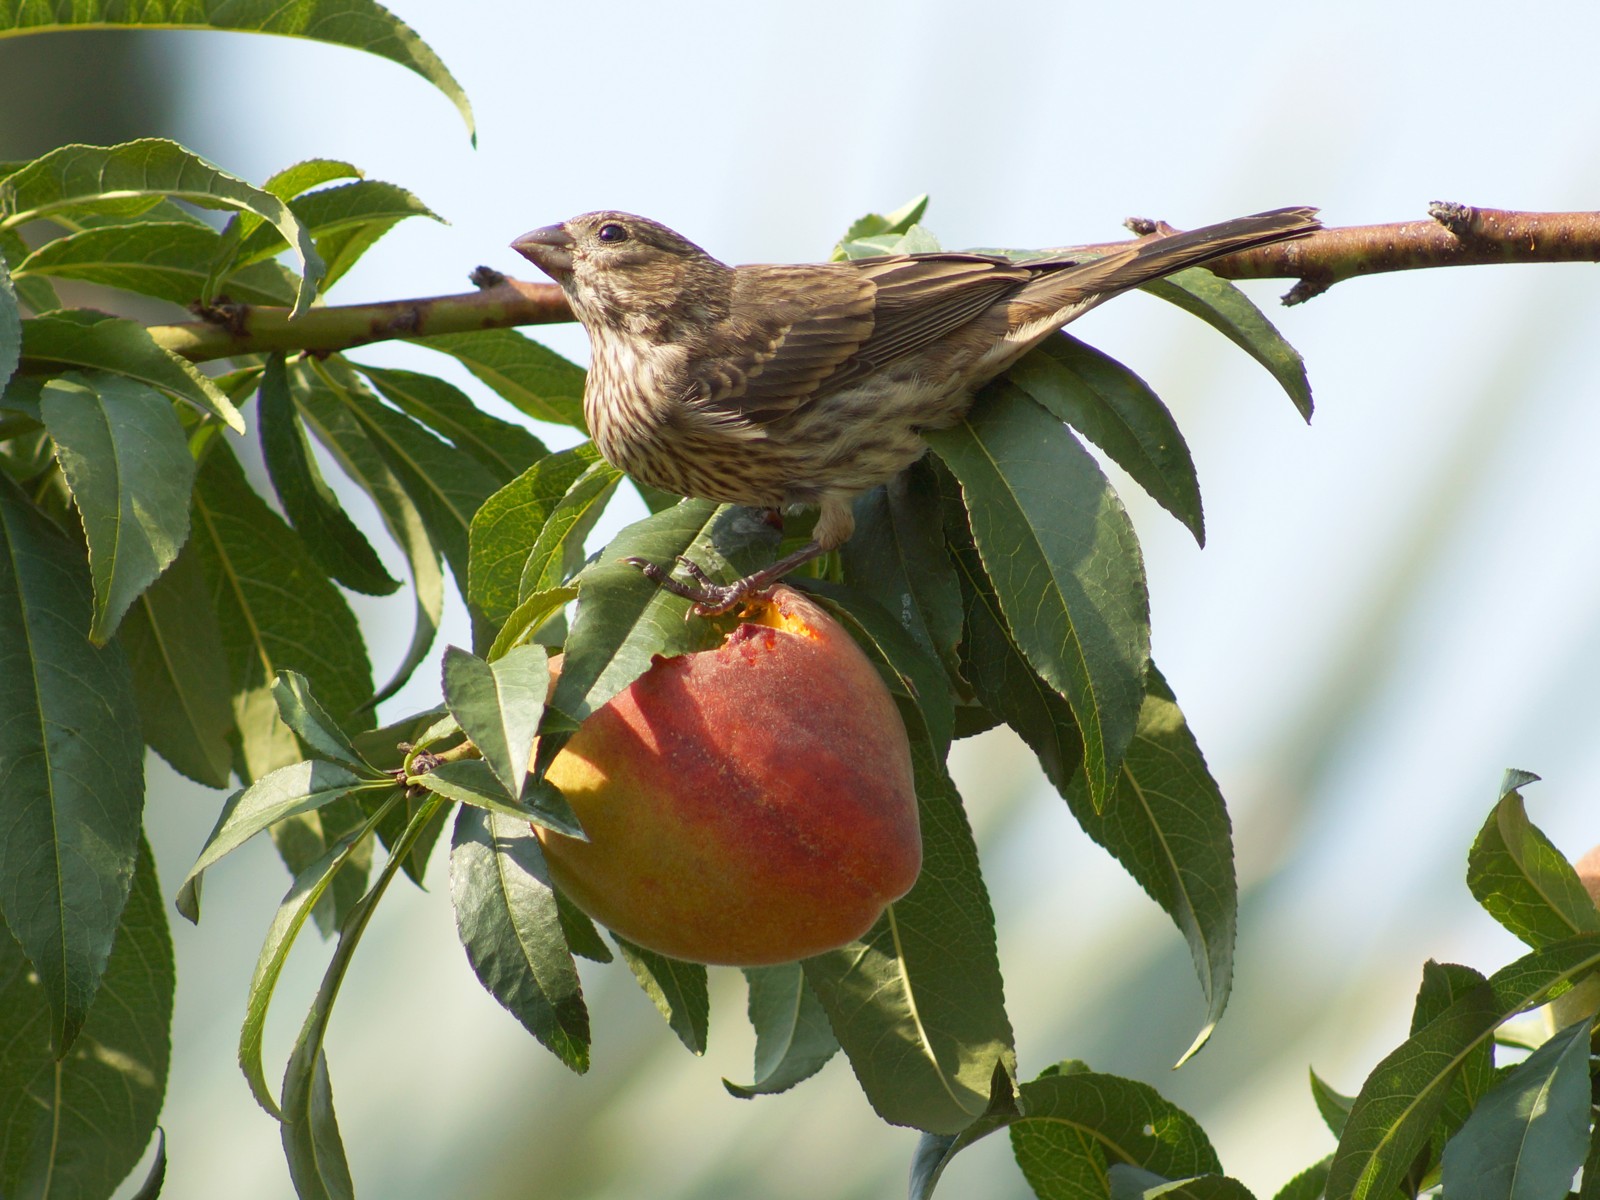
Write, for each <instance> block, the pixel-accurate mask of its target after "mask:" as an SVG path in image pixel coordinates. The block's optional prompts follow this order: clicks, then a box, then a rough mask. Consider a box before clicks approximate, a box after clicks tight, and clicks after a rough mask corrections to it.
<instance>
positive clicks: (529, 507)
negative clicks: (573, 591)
mask: <svg viewBox="0 0 1600 1200" xmlns="http://www.w3.org/2000/svg"><path fill="white" fill-rule="evenodd" d="M600 461H601V459H600V451H599V450H597V449H595V446H594V443H593V442H584V443H583V444H581V445H578V446H574V447H573V448H572V449H570V450H561V451H558V452H557V453H555V454H550V455H546V456H545V457H543V458H541V459H539V460H538V461H537V462H535V463H534V464H533V465H532V466H531V467H529V468H528V469H527V470H525V471H524V472H523V473H522V474H521V475H519V476H517V477H516V478H515V479H513V480H512V481H511V482H510V483H508V484H506V485H505V486H504V487H502V488H501V489H500V490H499V491H497V492H495V494H494V495H492V496H490V497H489V498H488V499H487V500H485V501H484V502H483V505H482V506H481V507H480V508H479V509H478V511H477V514H476V515H475V516H474V517H473V518H472V530H471V535H470V542H471V553H470V563H469V566H468V582H467V600H468V601H469V602H470V603H471V604H472V605H473V606H474V607H476V608H477V609H478V610H479V611H480V612H482V613H483V615H484V617H485V618H486V619H487V620H488V621H489V622H490V623H492V624H500V623H501V622H503V621H505V619H506V618H507V617H508V616H509V615H510V614H511V611H512V610H513V609H514V608H516V607H517V605H518V603H519V602H520V601H521V600H523V599H525V598H526V597H525V596H524V595H523V592H522V576H523V572H524V570H525V569H526V567H527V565H528V561H529V553H530V550H531V549H532V547H533V545H534V543H535V542H537V541H538V540H539V535H540V533H541V532H542V531H543V530H544V527H545V523H546V522H547V521H549V519H550V514H551V513H553V512H554V511H555V510H556V506H557V505H558V504H560V503H561V500H562V498H563V497H565V496H566V494H567V492H568V491H569V490H570V489H571V488H572V487H573V486H574V485H575V484H576V483H577V482H578V480H580V479H582V478H584V476H585V475H586V474H587V472H588V471H589V469H590V468H591V467H593V466H594V465H595V464H596V463H598V462H600ZM530 594H531V593H530Z"/></svg>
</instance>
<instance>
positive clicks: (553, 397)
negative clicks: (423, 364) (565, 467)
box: [411, 329, 584, 429]
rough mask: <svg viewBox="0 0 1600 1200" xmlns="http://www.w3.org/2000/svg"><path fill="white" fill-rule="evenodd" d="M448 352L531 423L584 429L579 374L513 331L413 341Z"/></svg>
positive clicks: (577, 369) (443, 335)
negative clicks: (543, 422) (539, 422)
mask: <svg viewBox="0 0 1600 1200" xmlns="http://www.w3.org/2000/svg"><path fill="white" fill-rule="evenodd" d="M411 340H412V341H413V342H415V343H416V344H417V345H419V346H426V347H427V348H428V349H430V350H437V351H439V352H440V353H441V354H448V355H450V357H451V358H454V359H455V360H456V361H458V362H459V363H461V365H462V366H464V367H466V368H467V370H469V371H471V372H472V373H473V374H474V375H476V376H477V377H478V378H479V379H481V380H482V381H483V382H484V383H486V384H488V385H489V387H490V388H491V389H493V391H494V392H495V394H496V395H498V396H500V397H501V398H502V399H505V400H507V401H509V402H510V403H511V404H512V405H513V406H514V407H515V408H517V409H518V410H519V411H521V412H525V413H527V414H528V416H530V417H532V418H533V419H534V420H536V421H549V422H551V423H552V424H555V425H571V426H573V427H574V428H576V429H583V428H584V424H583V382H584V371H583V368H582V367H579V366H576V365H575V364H573V363H570V362H568V361H567V360H566V359H564V358H562V357H561V356H560V355H559V354H557V353H556V352H555V351H553V350H547V349H545V347H543V346H541V345H540V344H539V343H538V342H536V341H534V340H532V339H531V338H529V337H527V336H525V335H523V334H521V333H518V332H517V331H516V330H515V329H481V330H476V331H474V332H472V333H440V334H434V335H433V336H432V337H420V338H412V339H411Z"/></svg>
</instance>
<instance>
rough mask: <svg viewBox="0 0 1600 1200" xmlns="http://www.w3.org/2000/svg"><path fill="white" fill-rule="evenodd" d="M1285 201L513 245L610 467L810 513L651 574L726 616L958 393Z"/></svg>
mask: <svg viewBox="0 0 1600 1200" xmlns="http://www.w3.org/2000/svg"><path fill="white" fill-rule="evenodd" d="M1318 228H1320V223H1319V222H1318V221H1317V219H1316V210H1315V209H1312V208H1282V209H1277V210H1275V211H1273V212H1266V213H1260V214H1257V215H1256V216H1251V217H1239V218H1237V219H1236V220H1232V221H1224V222H1222V223H1221V224H1219V225H1208V226H1206V227H1205V228H1202V229H1194V230H1190V231H1188V232H1185V233H1172V234H1166V235H1162V236H1154V237H1148V238H1145V239H1143V240H1141V241H1138V242H1130V243H1129V244H1128V245H1127V246H1126V247H1125V248H1119V249H1115V250H1112V251H1110V252H1109V253H1107V254H1105V255H1103V256H1101V257H1098V258H1085V257H1082V256H1072V255H1067V256H1060V257H1048V258H1042V259H1035V260H1032V261H1029V262H1013V261H1012V260H1010V259H1007V258H1003V257H998V256H995V255H988V254H961V253H950V254H944V253H940V254H897V255H887V256H884V257H880V258H861V259H855V260H853V261H850V262H837V263H807V264H794V265H788V264H783V265H776V264H760V265H754V266H741V267H730V266H727V265H726V264H724V263H721V262H718V261H717V260H716V259H714V258H712V257H711V256H710V255H709V254H707V253H706V252H705V251H704V250H702V249H701V248H700V247H699V246H696V245H695V244H694V243H693V242H690V241H688V240H686V239H685V238H683V237H681V236H680V235H678V234H676V233H674V232H673V231H672V230H670V229H668V228H667V227H666V226H664V225H661V224H658V223H657V222H655V221H651V220H648V219H646V218H644V217H636V216H632V215H630V214H628V213H623V212H592V213H585V214H583V215H582V216H578V217H573V218H572V219H571V220H570V221H564V222H562V223H561V224H560V225H548V226H545V227H544V228H543V229H535V230H533V231H532V232H530V233H525V234H523V235H522V236H521V237H519V238H518V239H517V240H516V241H514V242H512V243H511V245H512V248H513V249H515V250H516V251H517V252H518V253H519V254H521V255H523V256H524V257H525V258H527V259H528V260H529V261H531V262H532V263H534V264H535V265H536V266H538V267H539V268H540V269H541V270H543V271H544V272H545V273H546V274H548V275H549V276H550V277H551V278H553V279H554V280H555V281H556V282H557V283H559V284H560V285H561V288H562V290H563V291H564V292H565V293H566V296H567V299H568V301H569V302H570V303H571V305H572V310H573V312H574V313H575V314H576V315H577V317H578V320H580V321H581V322H582V323H583V326H584V329H585V330H587V331H588V334H589V341H590V344H591V348H592V362H591V365H590V368H589V380H588V384H587V386H586V388H585V389H584V395H583V410H584V417H585V419H586V420H587V421H588V424H589V432H590V433H591V434H592V435H593V437H594V440H595V444H596V445H597V446H598V447H599V448H600V452H601V453H602V454H604V455H605V457H606V458H607V460H609V461H610V462H611V463H612V465H613V466H616V467H619V468H621V469H622V470H623V471H626V472H627V473H628V474H629V475H631V476H633V477H634V478H635V479H638V480H640V481H642V482H644V483H647V484H649V485H651V486H652V487H657V488H661V489H663V490H665V491H669V492H676V493H677V494H679V495H681V496H691V497H695V498H697V499H704V500H716V501H720V502H723V503H731V504H747V505H751V506H753V507H757V508H775V509H782V508H788V507H791V506H797V505H798V506H805V505H815V506H817V508H818V509H819V510H820V511H819V513H818V518H817V523H816V527H815V529H814V531H813V538H814V540H813V541H812V542H810V543H809V544H807V545H806V546H804V547H802V548H801V549H799V550H797V551H795V552H794V553H793V554H790V555H788V556H787V557H785V558H782V559H779V560H778V561H777V562H775V563H773V564H772V565H771V566H769V567H766V568H764V569H763V570H761V571H757V572H756V573H754V574H753V575H749V576H747V577H745V578H744V579H741V580H738V581H736V582H735V583H732V584H724V585H719V584H715V583H712V582H711V581H710V580H708V579H707V578H706V577H705V576H704V575H703V574H702V573H701V571H700V570H699V568H698V567H697V566H696V565H695V564H693V563H689V562H685V563H684V566H685V569H686V570H687V571H688V572H689V574H690V575H691V576H692V577H693V579H694V583H692V584H685V583H682V582H680V581H679V580H676V579H672V578H670V577H669V576H668V574H667V572H666V571H665V570H663V569H662V568H661V567H659V566H657V565H656V564H653V563H646V562H643V561H641V560H633V561H635V564H636V565H637V566H639V567H640V568H642V569H643V570H644V572H645V573H646V574H647V575H649V576H650V578H652V579H654V580H656V581H657V582H658V583H661V584H662V586H664V587H666V588H668V589H669V590H671V591H673V592H674V593H676V594H678V595H681V596H686V597H688V598H690V599H692V600H694V601H695V602H696V605H697V610H698V611H700V612H702V613H715V612H722V611H726V610H727V609H729V608H731V607H733V605H735V604H737V603H738V602H739V601H740V600H741V599H742V598H743V597H745V596H749V595H753V594H755V593H756V592H758V591H761V590H763V589H764V588H766V587H768V586H769V585H771V584H772V583H773V582H774V581H776V580H777V579H778V578H779V577H781V576H782V575H784V574H786V573H788V572H789V571H792V570H793V569H794V568H795V567H797V566H799V565H800V564H802V563H804V562H806V561H808V560H810V559H812V558H815V557H816V556H818V555H819V554H823V553H825V552H827V551H829V550H833V549H836V548H837V547H839V546H841V545H843V544H844V542H845V541H846V540H848V539H849V537H850V534H851V532H852V531H853V530H854V528H855V517H854V515H853V513H852V510H851V502H852V501H853V500H854V499H855V498H856V497H857V496H858V495H860V494H861V493H862V492H865V491H867V490H868V489H869V488H872V487H876V486H877V485H878V484H880V483H886V482H887V481H888V480H890V479H892V478H893V477H894V476H895V475H896V474H898V473H899V472H900V471H902V470H903V469H905V468H906V467H908V466H910V465H911V464H912V463H913V462H915V461H916V460H917V459H918V458H920V457H922V455H923V453H924V452H925V451H926V450H927V445H926V443H925V442H924V441H923V439H922V430H924V429H937V428H941V427H943V426H948V425H953V424H954V423H955V422H956V421H958V420H960V419H961V416H962V415H963V414H964V413H965V412H966V410H967V408H968V406H969V405H970V404H971V403H972V397H973V394H974V392H976V391H977V389H978V388H979V387H980V386H982V385H983V384H985V383H987V382H988V381H989V380H991V379H993V378H994V377H995V376H996V375H998V374H1000V372H1002V371H1004V370H1005V369H1006V368H1007V367H1008V366H1010V365H1011V364H1012V363H1013V362H1015V361H1016V360H1017V359H1018V358H1020V357H1021V356H1022V355H1023V354H1025V353H1027V352H1028V351H1029V350H1030V349H1032V348H1033V347H1034V346H1036V345H1038V344H1039V343H1040V342H1041V341H1043V340H1044V339H1045V338H1047V337H1049V336H1050V335H1051V334H1052V333H1054V332H1055V331H1056V330H1058V329H1060V328H1061V327H1062V326H1063V325H1065V324H1066V323H1067V322H1069V321H1071V320H1073V319H1075V318H1077V317H1079V316H1081V315H1082V314H1083V313H1085V312H1088V311H1089V309H1091V308H1093V307H1095V306H1096V305H1097V304H1100V303H1102V302H1103V301H1106V300H1109V299H1111V297H1113V296H1116V295H1118V294H1120V293H1122V292H1125V291H1127V290H1129V289H1130V288H1136V287H1138V286H1139V285H1141V284H1144V283H1149V282H1150V281H1151V280H1153V279H1159V278H1160V277H1162V276H1164V275H1170V274H1172V273H1174V272H1176V271H1182V270H1184V269H1185V268H1187V267H1193V266H1197V265H1199V264H1201V263H1204V262H1207V261H1209V260H1211V259H1214V258H1219V257H1221V256H1222V255H1225V254H1235V253H1238V252H1239V251H1242V250H1249V249H1253V248H1254V247H1257V246H1266V245H1270V244H1271V243H1273V242H1280V241H1284V240H1287V239H1289V238H1296V237H1302V236H1304V235H1305V234H1308V233H1311V232H1312V231H1313V230H1315V229H1318Z"/></svg>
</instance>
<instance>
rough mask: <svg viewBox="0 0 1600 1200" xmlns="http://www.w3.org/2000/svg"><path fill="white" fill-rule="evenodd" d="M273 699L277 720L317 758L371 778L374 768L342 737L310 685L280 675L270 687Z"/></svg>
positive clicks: (299, 676)
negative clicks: (318, 701)
mask: <svg viewBox="0 0 1600 1200" xmlns="http://www.w3.org/2000/svg"><path fill="white" fill-rule="evenodd" d="M272 698H273V700H274V701H276V703H277V705H278V716H279V717H280V718H282V720H283V723H284V724H285V725H287V726H288V727H289V728H290V729H292V730H293V731H294V732H295V734H296V735H297V736H298V737H299V738H300V740H301V741H302V742H304V743H305V746H306V749H308V750H310V751H311V752H312V753H313V754H315V755H316V756H317V757H319V758H326V759H328V760H330V761H332V762H335V763H339V764H341V765H343V766H346V767H349V768H350V769H351V770H352V771H354V772H355V773H356V774H358V775H364V776H367V777H369V778H370V777H372V776H374V775H375V774H376V772H374V770H373V768H372V767H371V766H370V765H369V764H368V763H367V762H366V761H365V760H364V759H362V757H361V755H360V754H358V753H357V752H356V748H355V747H354V746H352V745H351V744H350V739H349V738H348V737H346V736H345V732H344V730H342V729H340V728H339V726H338V725H337V724H335V722H334V720H333V718H332V717H330V716H329V715H328V712H327V710H326V709H325V708H323V707H322V705H320V704H318V703H317V698H316V697H315V696H313V695H312V694H311V684H310V683H308V682H307V681H306V677H305V676H304V675H302V674H300V672H299V671H279V672H278V677H277V679H275V680H274V681H273V683H272Z"/></svg>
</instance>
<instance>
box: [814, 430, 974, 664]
mask: <svg viewBox="0 0 1600 1200" xmlns="http://www.w3.org/2000/svg"><path fill="white" fill-rule="evenodd" d="M940 511H941V498H940V495H939V488H938V484H937V482H936V481H935V479H934V478H933V472H932V470H931V469H930V467H929V466H928V463H927V461H926V459H922V460H919V461H917V462H916V463H913V464H912V465H911V467H910V468H909V469H907V470H905V471H902V472H900V474H899V475H896V476H895V477H894V478H893V479H892V480H890V481H889V483H888V484H886V485H885V486H884V487H881V488H873V489H872V490H871V491H870V492H867V493H866V494H865V495H863V496H861V497H859V498H858V499H857V500H856V504H855V514H856V531H855V534H854V535H853V536H852V537H851V538H850V540H849V541H848V542H846V543H845V544H844V545H843V546H841V547H840V548H839V558H840V561H841V562H842V563H843V564H844V577H845V582H847V583H848V584H850V586H851V587H853V588H857V589H859V590H860V591H861V592H863V593H864V594H866V595H867V596H870V597H871V598H872V599H873V600H875V601H877V602H878V604H879V605H881V606H882V607H883V608H884V609H885V610H887V611H888V612H889V613H891V614H893V615H894V616H895V617H896V618H897V619H898V620H899V622H900V624H901V625H903V626H904V627H905V630H906V632H907V633H909V634H910V635H911V637H912V638H913V639H914V640H915V641H916V643H917V644H918V645H919V646H921V647H922V648H923V650H925V651H926V652H927V653H929V654H931V655H933V656H934V657H935V658H937V659H938V661H939V662H941V663H942V664H943V665H944V669H945V673H946V674H947V675H949V677H950V678H951V679H960V678H961V666H960V654H959V652H958V650H957V647H958V646H959V645H960V643H961V586H960V584H959V582H958V581H957V579H956V573H955V569H954V568H953V567H952V566H951V563H950V558H949V555H948V554H947V553H946V552H945V546H944V538H943V536H942V534H941V528H942V521H941V519H940V517H939V513H940Z"/></svg>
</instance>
